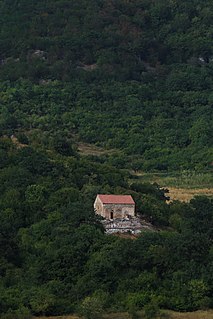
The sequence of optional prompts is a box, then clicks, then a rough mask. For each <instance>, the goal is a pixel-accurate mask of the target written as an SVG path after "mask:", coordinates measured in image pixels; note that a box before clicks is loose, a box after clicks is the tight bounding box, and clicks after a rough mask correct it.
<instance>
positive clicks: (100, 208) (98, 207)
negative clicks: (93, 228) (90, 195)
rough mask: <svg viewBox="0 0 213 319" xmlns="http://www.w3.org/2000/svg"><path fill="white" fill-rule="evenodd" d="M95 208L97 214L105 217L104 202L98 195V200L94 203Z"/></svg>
mask: <svg viewBox="0 0 213 319" xmlns="http://www.w3.org/2000/svg"><path fill="white" fill-rule="evenodd" d="M94 210H95V213H96V214H98V215H101V216H103V217H105V216H104V208H103V203H102V202H101V200H100V199H99V197H98V196H97V197H96V200H95V203H94Z"/></svg>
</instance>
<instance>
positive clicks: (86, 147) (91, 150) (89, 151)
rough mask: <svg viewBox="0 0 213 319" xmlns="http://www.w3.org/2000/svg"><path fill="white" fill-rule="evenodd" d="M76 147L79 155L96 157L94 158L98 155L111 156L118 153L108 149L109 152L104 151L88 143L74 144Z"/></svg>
mask: <svg viewBox="0 0 213 319" xmlns="http://www.w3.org/2000/svg"><path fill="white" fill-rule="evenodd" d="M76 144H77V147H78V151H79V153H80V154H81V155H96V156H100V155H104V154H107V155H111V154H115V153H118V152H119V151H118V150H114V149H110V150H106V149H104V148H101V147H99V146H96V145H94V144H89V143H83V142H76Z"/></svg>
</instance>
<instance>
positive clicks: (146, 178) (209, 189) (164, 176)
mask: <svg viewBox="0 0 213 319" xmlns="http://www.w3.org/2000/svg"><path fill="white" fill-rule="evenodd" d="M135 177H136V179H135V180H134V181H137V182H141V183H157V184H159V185H160V186H161V187H164V188H167V189H169V196H170V199H171V200H180V201H185V202H188V201H190V200H191V199H192V198H193V197H194V196H201V195H205V196H208V197H212V198H213V173H212V172H210V171H209V172H192V171H183V172H180V173H137V174H135Z"/></svg>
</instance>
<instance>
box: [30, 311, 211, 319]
mask: <svg viewBox="0 0 213 319" xmlns="http://www.w3.org/2000/svg"><path fill="white" fill-rule="evenodd" d="M165 314H166V315H167V316H165V318H167V319H213V310H208V311H195V312H182V313H181V312H174V311H165ZM143 318H144V316H143V313H142V312H141V313H139V316H138V319H143ZM34 319H37V318H34ZM39 319H47V317H40V318H39ZM48 319H79V317H77V316H75V315H73V316H60V317H48ZM103 319H130V316H129V315H128V314H127V313H126V312H123V313H111V314H107V315H104V316H103Z"/></svg>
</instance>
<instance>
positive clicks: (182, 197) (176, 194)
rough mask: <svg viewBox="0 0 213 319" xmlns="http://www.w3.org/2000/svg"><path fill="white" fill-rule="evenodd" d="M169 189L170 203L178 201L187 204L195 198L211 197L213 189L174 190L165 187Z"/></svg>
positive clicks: (173, 188)
mask: <svg viewBox="0 0 213 319" xmlns="http://www.w3.org/2000/svg"><path fill="white" fill-rule="evenodd" d="M167 188H168V189H169V194H168V196H169V197H170V201H172V200H179V201H182V202H189V201H190V200H191V199H192V198H193V197H195V196H202V195H205V196H209V197H213V188H201V189H188V188H175V187H167Z"/></svg>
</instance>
